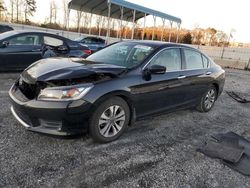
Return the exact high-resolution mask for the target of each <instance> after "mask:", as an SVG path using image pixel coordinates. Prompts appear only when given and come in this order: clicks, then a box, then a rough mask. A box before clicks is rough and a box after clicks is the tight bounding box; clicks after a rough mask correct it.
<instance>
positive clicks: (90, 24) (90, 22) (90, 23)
mask: <svg viewBox="0 0 250 188" xmlns="http://www.w3.org/2000/svg"><path fill="white" fill-rule="evenodd" d="M92 17H93V14H92V13H91V14H90V21H89V35H91V26H92Z"/></svg>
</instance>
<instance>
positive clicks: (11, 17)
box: [0, 0, 229, 46]
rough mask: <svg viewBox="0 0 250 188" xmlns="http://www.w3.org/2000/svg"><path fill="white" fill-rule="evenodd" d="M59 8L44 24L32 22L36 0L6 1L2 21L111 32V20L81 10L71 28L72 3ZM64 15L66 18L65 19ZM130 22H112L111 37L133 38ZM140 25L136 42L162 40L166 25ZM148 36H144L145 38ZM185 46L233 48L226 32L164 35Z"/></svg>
mask: <svg viewBox="0 0 250 188" xmlns="http://www.w3.org/2000/svg"><path fill="white" fill-rule="evenodd" d="M60 2H61V4H60V5H61V6H60V7H59V5H58V2H57V3H56V1H55V0H52V1H51V3H50V4H49V5H48V6H49V15H48V16H47V17H45V20H44V21H43V23H41V24H40V23H34V22H32V19H31V18H32V16H33V15H34V13H35V12H36V8H37V7H36V0H9V6H8V7H7V6H6V4H5V3H4V0H0V21H10V22H12V23H22V24H28V25H34V26H40V27H46V28H52V29H61V30H67V29H68V30H70V31H74V32H79V33H87V34H93V35H99V36H105V35H106V32H107V22H108V21H107V18H106V17H103V16H99V15H91V14H89V13H85V12H80V11H71V14H70V17H69V18H70V27H69V28H67V26H68V25H67V24H68V22H67V20H68V2H69V0H62V1H60ZM61 15H63V17H62V16H61ZM129 24H130V23H129V22H125V21H123V24H122V25H123V27H122V28H120V21H119V20H115V19H111V24H110V26H111V31H110V34H111V37H122V38H127V39H129V38H131V34H132V29H131V25H130V26H129ZM142 25H143V24H140V22H137V23H136V24H135V32H134V33H135V34H134V39H142V38H144V39H147V40H151V39H152V35H153V32H154V40H161V38H162V37H161V35H162V26H158V27H156V28H153V27H146V28H145V29H144V30H143V29H142ZM143 33H144V36H142V35H143ZM177 37H178V42H180V43H185V44H196V45H209V46H226V45H229V40H228V39H229V36H228V35H227V34H226V33H224V32H223V31H219V30H216V29H215V28H206V29H204V28H200V27H198V26H197V27H196V28H195V29H192V30H187V29H184V28H182V29H180V30H177V29H176V28H172V29H171V28H166V29H164V32H163V38H162V39H163V40H164V41H170V42H176V40H177Z"/></svg>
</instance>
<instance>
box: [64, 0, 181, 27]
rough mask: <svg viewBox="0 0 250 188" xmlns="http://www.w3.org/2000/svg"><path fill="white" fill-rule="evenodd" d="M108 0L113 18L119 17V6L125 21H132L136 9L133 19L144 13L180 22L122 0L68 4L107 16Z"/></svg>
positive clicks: (86, 1)
mask: <svg viewBox="0 0 250 188" xmlns="http://www.w3.org/2000/svg"><path fill="white" fill-rule="evenodd" d="M108 2H110V3H111V15H110V17H112V18H115V19H120V18H121V10H120V8H121V7H123V20H125V21H133V11H134V10H136V14H135V20H138V19H140V18H142V17H144V15H145V14H146V15H152V16H156V17H160V18H163V19H167V20H170V21H173V22H176V23H178V24H181V19H180V18H177V17H174V16H171V15H169V14H166V13H163V12H159V11H156V10H153V9H150V8H146V7H143V6H140V5H137V4H134V3H130V2H128V1H124V0H71V1H70V2H69V5H68V6H69V8H70V9H74V10H78V11H83V12H88V13H93V14H97V15H102V16H108Z"/></svg>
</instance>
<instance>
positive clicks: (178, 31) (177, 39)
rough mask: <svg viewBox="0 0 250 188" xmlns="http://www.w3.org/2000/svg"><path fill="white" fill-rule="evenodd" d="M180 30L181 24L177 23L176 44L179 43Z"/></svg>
mask: <svg viewBox="0 0 250 188" xmlns="http://www.w3.org/2000/svg"><path fill="white" fill-rule="evenodd" d="M180 28H181V24H179V23H178V30H177V37H176V43H178V41H179V35H180Z"/></svg>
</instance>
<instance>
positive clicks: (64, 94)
mask: <svg viewBox="0 0 250 188" xmlns="http://www.w3.org/2000/svg"><path fill="white" fill-rule="evenodd" d="M92 88H93V85H88V86H71V87H51V88H45V89H43V90H41V92H40V94H39V95H38V100H45V101H69V100H78V99H80V98H82V97H83V96H84V95H86V94H87V93H88V92H89V90H90V89H92Z"/></svg>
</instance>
